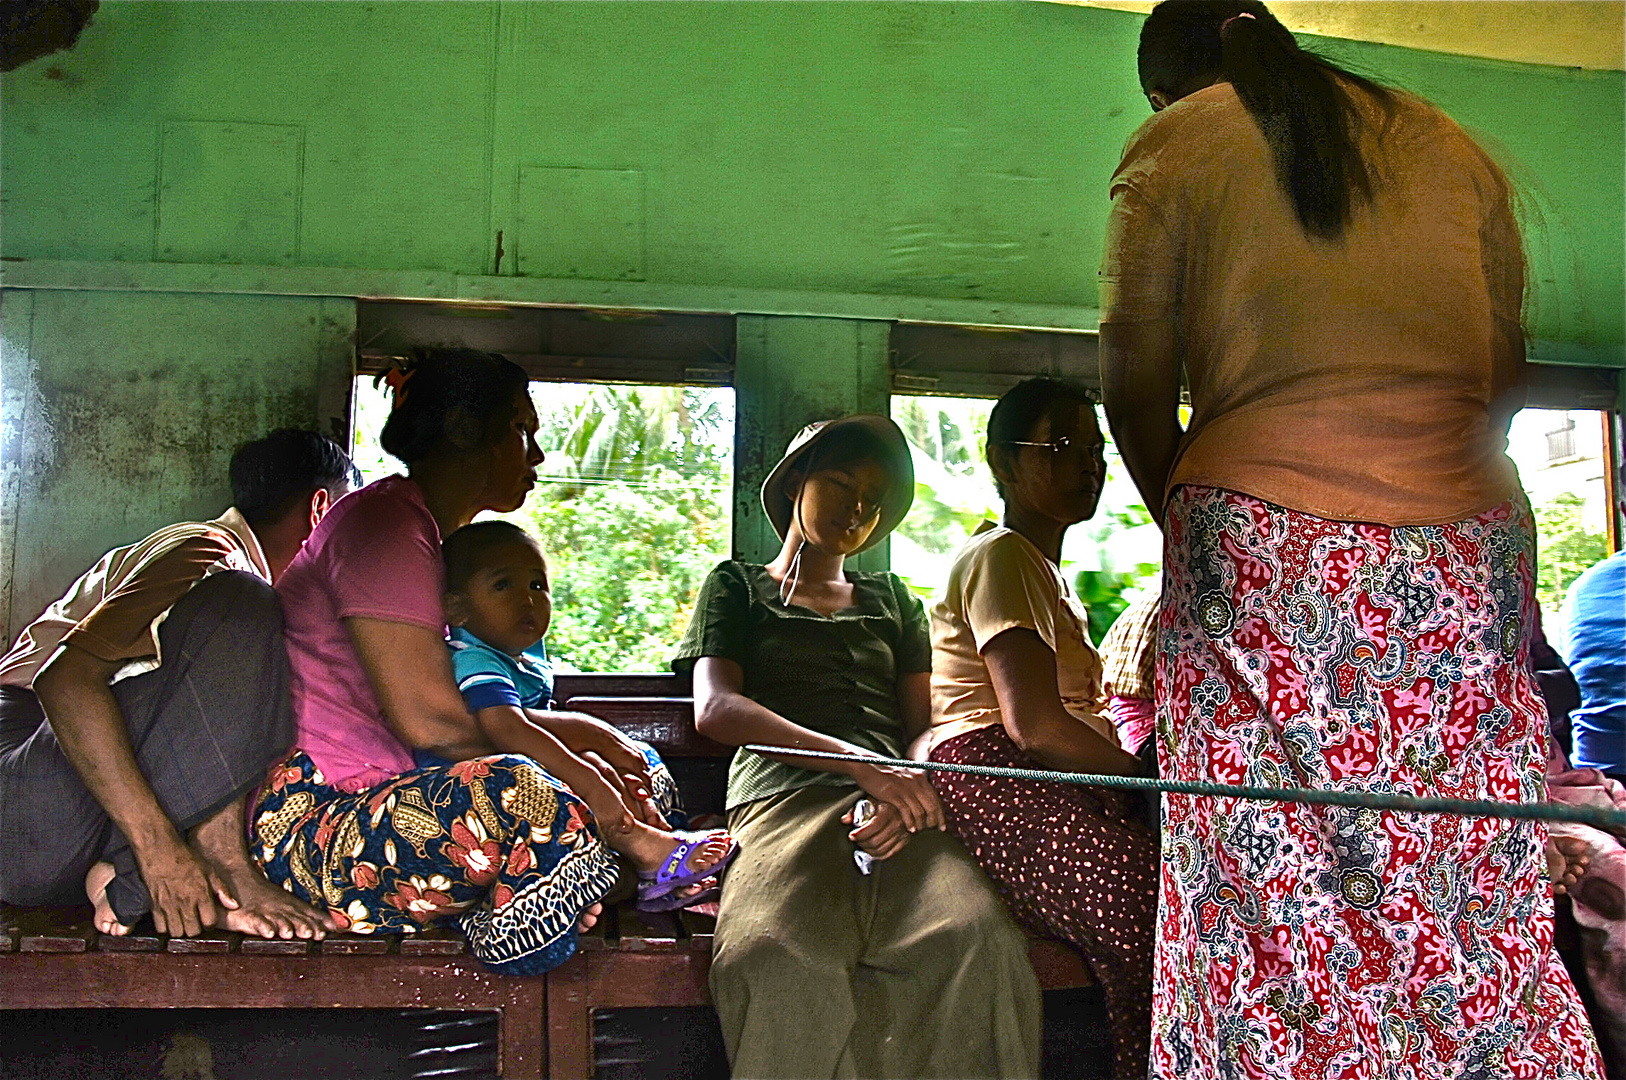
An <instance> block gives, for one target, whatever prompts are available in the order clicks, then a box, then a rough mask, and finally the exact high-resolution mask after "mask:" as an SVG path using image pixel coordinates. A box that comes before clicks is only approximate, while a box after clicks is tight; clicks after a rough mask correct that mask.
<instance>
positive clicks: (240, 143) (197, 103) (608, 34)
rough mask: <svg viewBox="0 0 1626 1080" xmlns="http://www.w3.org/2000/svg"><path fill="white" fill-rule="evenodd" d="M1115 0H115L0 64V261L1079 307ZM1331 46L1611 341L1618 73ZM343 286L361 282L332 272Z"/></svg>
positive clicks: (1100, 187)
mask: <svg viewBox="0 0 1626 1080" xmlns="http://www.w3.org/2000/svg"><path fill="white" fill-rule="evenodd" d="M1139 22H1140V17H1139V16H1136V15H1132V14H1127V13H1123V12H1116V11H1101V10H1095V9H1087V8H1079V7H1072V6H1062V5H1054V4H1042V3H927V4H919V3H704V2H702V3H692V2H690V3H638V2H634V3H623V2H606V3H596V2H595V3H577V2H564V3H502V4H494V3H480V2H472V0H471V2H457V3H416V4H405V3H378V4H364V3H342V4H330V3H304V2H278V3H246V2H230V3H219V2H195V3H193V2H188V3H109V4H105V5H103V8H102V10H101V12H100V13H99V14H98V15H97V16H96V20H95V22H94V23H93V25H92V26H91V28H90V29H89V30H88V31H87V32H86V33H85V35H84V37H83V38H82V39H81V42H80V44H79V46H78V47H77V48H76V49H75V50H74V51H72V52H71V53H63V54H58V55H57V56H54V57H50V58H47V59H46V60H44V61H40V62H36V63H34V64H31V65H29V66H27V67H25V68H23V69H22V70H20V71H18V72H15V73H12V74H9V75H7V76H5V78H4V84H3V91H4V120H5V123H4V125H3V129H4V130H3V143H0V151H3V173H0V184H3V191H4V199H5V202H4V237H3V239H4V246H5V254H6V256H7V257H8V258H24V259H51V260H78V261H96V262H100V261H123V262H134V263H145V262H148V261H158V262H178V263H246V264H257V265H263V264H269V265H286V266H310V267H343V268H355V269H358V270H360V269H367V270H374V271H377V270H399V271H442V272H453V273H458V274H464V275H489V274H491V273H492V270H493V268H494V267H495V265H496V234H497V231H498V230H502V232H503V247H504V257H503V261H502V266H501V272H502V273H503V274H516V273H520V274H524V275H527V276H531V277H543V278H579V279H604V280H611V281H647V282H655V283H670V284H679V285H709V286H728V287H732V288H736V289H744V290H750V289H796V290H810V289H811V290H826V291H832V292H839V293H868V294H884V295H888V296H903V297H944V298H961V299H981V300H994V301H1019V302H1029V303H1039V304H1056V305H1070V306H1075V307H1080V308H1086V309H1087V308H1091V307H1093V306H1094V303H1095V285H1094V271H1095V266H1096V262H1097V258H1098V253H1099V248H1100V240H1101V232H1102V223H1103V220H1104V215H1105V212H1106V201H1105V194H1104V191H1105V182H1106V179H1107V177H1108V175H1109V174H1110V172H1111V170H1112V167H1113V165H1114V163H1115V161H1116V158H1117V154H1118V151H1119V149H1120V147H1121V145H1122V143H1123V141H1124V139H1125V138H1126V137H1127V136H1128V135H1129V134H1130V132H1131V131H1133V129H1134V127H1135V126H1136V125H1137V124H1139V123H1140V122H1141V121H1142V120H1143V119H1144V118H1145V116H1146V106H1145V103H1144V102H1143V101H1142V99H1141V98H1140V97H1139V95H1138V93H1137V88H1136V85H1135V80H1134V74H1133V53H1134V42H1135V36H1136V33H1137V31H1138V27H1139ZM1326 44H1329V45H1331V46H1332V47H1333V48H1334V49H1335V51H1337V52H1338V53H1339V54H1340V55H1341V56H1343V57H1345V58H1347V59H1351V60H1353V61H1355V62H1356V63H1358V64H1359V65H1361V66H1362V67H1364V68H1366V69H1368V70H1370V71H1373V72H1375V73H1377V74H1379V75H1381V76H1386V77H1389V78H1392V79H1393V80H1394V81H1395V82H1397V83H1399V84H1400V85H1402V86H1406V87H1409V88H1412V89H1415V90H1418V91H1421V92H1422V93H1424V94H1426V95H1428V96H1430V97H1433V98H1434V99H1436V100H1438V101H1439V102H1440V103H1441V104H1443V105H1444V106H1445V107H1446V108H1447V109H1449V110H1450V111H1452V112H1453V113H1454V114H1455V115H1456V116H1457V117H1458V118H1459V119H1461V120H1462V121H1463V122H1464V123H1465V124H1467V125H1469V126H1470V127H1471V128H1473V129H1475V130H1476V131H1479V132H1481V133H1482V134H1483V135H1484V136H1485V137H1486V138H1487V140H1488V141H1489V142H1491V143H1492V144H1494V145H1497V146H1499V147H1500V148H1502V149H1503V151H1504V152H1505V156H1506V157H1507V158H1508V159H1509V160H1510V161H1512V162H1513V163H1514V165H1515V170H1516V172H1517V174H1518V175H1519V176H1520V178H1521V179H1522V180H1523V181H1525V183H1526V185H1527V187H1528V189H1529V191H1530V192H1531V193H1532V195H1533V196H1534V202H1535V204H1536V206H1537V207H1539V209H1540V210H1541V215H1540V221H1539V222H1537V223H1535V224H1536V227H1535V228H1534V229H1533V231H1532V243H1531V249H1532V253H1533V255H1534V257H1535V262H1536V266H1537V269H1538V277H1539V278H1541V279H1542V280H1541V289H1540V292H1539V294H1538V296H1537V306H1536V309H1535V315H1536V320H1537V321H1536V325H1535V327H1534V330H1535V336H1536V337H1537V338H1540V339H1548V340H1554V341H1559V342H1567V343H1570V344H1572V345H1579V346H1604V347H1606V348H1605V353H1604V354H1605V355H1607V354H1608V353H1609V351H1610V350H1609V349H1608V348H1607V347H1611V346H1613V347H1614V348H1613V354H1614V356H1615V357H1616V359H1615V360H1614V362H1616V363H1618V362H1619V361H1618V354H1619V348H1618V346H1619V344H1620V342H1621V341H1622V295H1623V285H1622V204H1623V201H1626V195H1623V189H1622V153H1623V151H1622V127H1623V115H1622V76H1621V74H1620V73H1618V72H1604V73H1598V72H1581V71H1571V70H1567V69H1555V68H1540V67H1530V66H1522V65H1514V64H1506V63H1497V62H1490V61H1477V60H1471V59H1464V58H1461V57H1451V56H1445V55H1441V54H1432V53H1419V52H1414V51H1409V50H1404V49H1398V48H1393V47H1386V46H1377V45H1361V44H1356V43H1351V42H1328V43H1326ZM358 291H360V290H358Z"/></svg>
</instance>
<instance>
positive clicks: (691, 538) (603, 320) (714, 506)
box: [352, 300, 735, 672]
mask: <svg viewBox="0 0 1626 1080" xmlns="http://www.w3.org/2000/svg"><path fill="white" fill-rule="evenodd" d="M356 330H357V333H356V340H357V352H356V370H357V371H358V372H360V373H361V377H360V378H358V379H357V382H356V387H355V402H356V408H355V410H354V412H355V424H354V425H353V427H352V430H353V432H354V435H355V438H354V442H355V446H356V450H355V453H356V464H357V465H358V466H360V467H361V469H362V470H363V474H364V475H366V476H367V477H368V478H369V479H371V478H373V476H376V475H382V474H384V473H386V472H389V471H393V469H394V468H395V462H394V461H393V460H386V459H385V457H384V455H383V454H382V453H381V452H380V451H379V450H378V448H377V447H378V431H379V430H380V429H381V428H382V426H383V422H384V416H385V414H386V413H387V411H388V398H387V395H386V394H384V393H382V392H380V391H379V390H376V389H374V388H373V385H372V384H373V379H372V377H371V376H372V375H373V374H375V373H376V372H379V371H382V370H384V369H385V368H386V367H387V366H388V365H389V364H390V363H391V361H392V360H393V359H396V358H401V357H406V356H409V355H411V354H412V352H413V351H414V350H417V349H421V348H431V347H436V346H459V347H464V348H474V349H484V350H488V351H492V352H500V353H502V354H503V355H504V356H506V357H508V359H510V360H512V361H514V362H515V363H517V364H519V365H520V366H521V367H523V368H524V369H525V370H526V371H527V372H528V373H529V374H530V376H531V379H532V383H531V397H532V399H533V400H534V401H535V402H536V409H537V415H538V417H539V418H540V420H541V422H542V427H541V430H540V432H539V433H538V435H537V441H538V443H540V444H541V447H542V449H543V451H544V452H545V453H546V454H547V460H546V461H545V462H543V465H542V468H541V481H542V482H541V484H540V485H539V486H538V488H537V489H536V490H535V491H533V492H532V493H531V497H530V499H529V500H527V502H526V505H525V506H524V507H523V508H521V509H520V510H519V511H518V512H517V513H514V514H511V515H506V516H507V517H508V518H509V519H510V520H512V521H514V522H515V523H516V524H518V525H520V526H522V527H523V528H525V529H526V530H527V531H528V532H530V533H531V534H532V535H534V536H536V537H537V538H538V539H539V540H540V541H541V542H542V547H543V549H544V550H545V551H546V552H547V554H548V562H549V568H550V571H551V575H552V584H553V625H552V627H551V628H550V629H549V631H548V637H547V647H548V652H549V654H550V655H552V656H553V658H554V661H555V664H556V666H557V667H558V668H559V670H561V671H587V672H638V671H665V670H666V669H667V663H668V661H669V660H670V658H671V655H672V649H673V647H674V646H675V645H676V644H677V641H678V639H679V638H680V637H682V636H683V631H684V629H685V628H686V627H687V626H688V624H689V615H690V613H691V612H692V611H693V610H694V600H695V596H696V594H697V593H698V591H699V589H700V583H701V581H702V580H704V578H705V576H706V574H707V572H709V571H710V570H711V568H712V567H713V566H715V565H716V564H717V562H718V561H719V560H721V559H723V558H726V557H727V555H728V552H729V548H730V544H731V526H732V521H731V514H732V508H733V501H732V498H731V490H732V486H733V473H734V456H733V455H734V390H733V387H732V386H731V385H730V384H731V383H732V381H733V372H734V339H735V328H734V317H733V316H731V315H692V314H678V313H673V312H657V311H630V310H598V309H587V308H551V307H527V306H522V305H513V304H486V303H438V302H436V303H428V302H414V301H403V300H364V301H362V302H361V303H360V304H359V305H358V309H357V317H356Z"/></svg>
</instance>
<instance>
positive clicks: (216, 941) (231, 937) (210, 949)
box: [164, 930, 243, 956]
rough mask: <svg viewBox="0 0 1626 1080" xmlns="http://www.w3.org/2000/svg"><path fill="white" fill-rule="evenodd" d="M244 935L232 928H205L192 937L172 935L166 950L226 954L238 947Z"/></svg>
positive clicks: (216, 954)
mask: <svg viewBox="0 0 1626 1080" xmlns="http://www.w3.org/2000/svg"><path fill="white" fill-rule="evenodd" d="M242 937H243V935H241V934H236V933H233V932H232V931H230V930H205V931H204V932H203V933H201V934H194V935H193V936H191V937H172V938H170V939H169V941H168V942H167V943H166V944H165V945H164V951H165V952H169V953H176V954H178V955H180V956H225V955H227V954H228V953H230V952H232V951H233V950H234V949H236V947H237V943H238V942H239V941H241V940H242Z"/></svg>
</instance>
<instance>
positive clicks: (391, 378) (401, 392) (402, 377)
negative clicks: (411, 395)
mask: <svg viewBox="0 0 1626 1080" xmlns="http://www.w3.org/2000/svg"><path fill="white" fill-rule="evenodd" d="M412 374H413V373H412V372H411V371H403V370H402V369H401V368H398V367H392V368H390V369H389V370H388V371H386V372H384V385H385V386H388V387H389V388H390V394H391V400H390V411H391V412H394V411H395V410H396V409H399V408H400V407H401V406H402V405H404V404H406V398H407V383H408V382H410V381H411V380H412Z"/></svg>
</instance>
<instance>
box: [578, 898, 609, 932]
mask: <svg viewBox="0 0 1626 1080" xmlns="http://www.w3.org/2000/svg"><path fill="white" fill-rule="evenodd" d="M602 914H604V905H603V904H588V905H587V907H586V908H585V909H584V910H583V911H582V913H581V918H579V919H577V920H576V931H577V932H578V933H582V934H585V933H587V931H589V930H591V929H592V928H593V927H595V926H597V925H598V917H599V916H600V915H602Z"/></svg>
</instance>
